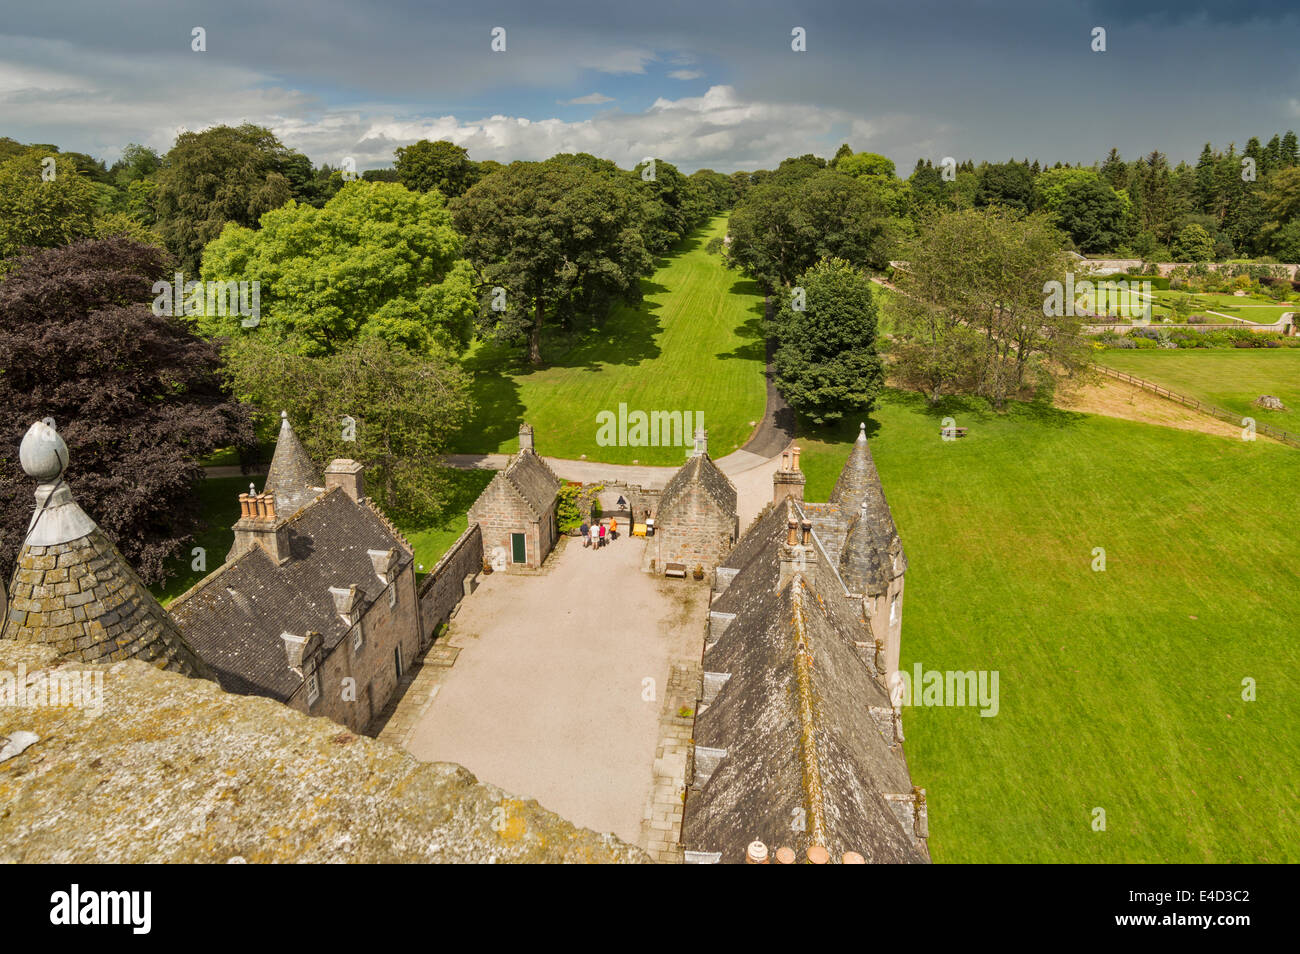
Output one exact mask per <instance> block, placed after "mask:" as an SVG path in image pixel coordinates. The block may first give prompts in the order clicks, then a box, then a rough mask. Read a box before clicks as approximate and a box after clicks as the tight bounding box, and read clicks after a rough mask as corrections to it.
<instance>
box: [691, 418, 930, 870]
mask: <svg viewBox="0 0 1300 954" xmlns="http://www.w3.org/2000/svg"><path fill="white" fill-rule="evenodd" d="M862 443H863V444H865V436H864V437H863V438H862ZM863 449H865V448H863ZM857 451H858V448H857V447H855V455H856V454H857ZM867 459H868V460H869V457H868V458H867ZM863 463H864V461H863V458H862V456H856V459H855V456H854V455H851V457H850V464H851V465H852V466H850V465H849V464H846V471H847V472H848V473H847V475H845V474H842V475H841V480H840V482H838V483H837V489H841V490H842V491H843V492H842V493H841V495H840V496H841V499H845V498H847V499H849V500H853V499H854V498H853V496H852V494H854V493H856V492H857V491H858V490H861V491H862V497H861V498H860V499H859V501H858V502H859V503H860V502H861V499H866V498H867V497H868V496H869V495H870V494H869V491H870V487H869V483H870V474H871V473H874V466H872V467H870V469H869V470H867V469H866V468H864V467H863V466H862V465H863ZM881 500H882V501H883V495H882V496H881ZM844 511H845V508H844V507H842V506H841V505H840V504H838V503H831V504H802V503H799V502H797V501H795V500H793V499H787V500H783V501H782V502H781V503H780V504H777V505H775V506H769V507H768V508H767V509H765V510H764V511H763V512H762V513H761V514H760V515H759V516H758V518H757V519H756V520H755V521H754V523H753V524H752V525H751V526H750V528H749V529H748V530H747V531H746V532H745V534H744V535H743V536H742V537H741V538H740V540H739V541H738V542H737V544H736V547H735V548H734V549H733V550H732V552H731V554H730V555H729V557H728V559H727V561H726V563H725V564H724V565H723V568H724V569H731V570H734V571H735V575H734V576H733V577H732V578H731V581H730V583H729V584H728V585H727V586H726V588H725V589H724V590H723V591H722V593H721V594H720V595H719V596H718V597H717V599H715V600H714V601H713V604H712V606H711V607H710V609H711V610H712V611H714V612H717V613H721V614H734V619H733V620H732V621H731V622H730V624H728V625H726V626H725V629H721V635H720V636H718V637H717V639H716V640H715V641H714V642H713V643H712V644H711V645H710V646H709V647H708V649H707V650H706V652H705V654H704V660H703V664H704V670H705V672H708V673H723V674H728V676H729V678H727V680H726V682H725V683H723V685H722V687H721V688H720V689H719V690H718V692H717V695H716V696H715V697H714V698H713V700H712V702H711V703H709V704H707V705H702V706H701V708H700V712H699V714H698V715H697V717H696V720H695V728H694V733H693V737H694V742H695V745H696V747H697V748H696V766H697V776H696V778H697V784H696V785H695V786H693V787H692V788H691V789H690V790H689V792H688V794H687V799H686V806H685V814H684V819H683V824H682V843H683V845H684V846H685V847H686V849H687V850H688V851H698V852H705V853H714V852H717V853H720V856H721V857H720V860H721V861H722V862H724V863H738V862H742V861H743V860H744V856H745V850H746V847H747V846H748V844H749V843H750V842H751V841H754V840H755V839H757V840H759V841H762V842H764V843H765V844H767V845H768V846H769V848H771V849H773V850H775V849H776V848H778V847H783V846H789V847H792V848H794V849H795V852H796V855H797V856H799V857H802V856H803V854H804V853H805V852H806V850H807V848H808V847H809V846H811V845H813V844H821V845H823V846H825V847H826V848H827V849H828V851H829V852H830V854H831V857H832V858H838V857H840V856H841V855H842V854H843V853H844V852H847V851H856V852H858V853H859V854H861V855H862V856H863V857H864V858H865V859H866V860H867V861H868V862H890V863H892V862H928V861H929V853H928V850H927V849H926V847H925V846H924V843H923V842H919V841H918V840H917V839H916V837H915V835H914V833H913V832H912V831H910V830H907V829H905V828H904V824H903V822H901V821H900V820H899V816H898V814H897V813H896V812H895V810H894V808H893V806H891V804H890V803H889V801H888V800H887V799H886V798H885V796H886V795H901V796H908V795H911V794H912V791H913V789H912V782H911V777H910V774H909V772H908V768H907V762H906V759H905V758H904V756H903V752H902V748H901V746H900V745H898V744H896V743H895V742H894V740H893V738H892V734H891V735H890V736H889V737H886V735H884V734H882V730H881V729H880V728H879V727H878V724H877V722H876V720H875V719H874V718H873V717H872V716H871V714H870V712H869V710H870V709H871V708H872V707H878V708H880V709H882V710H891V707H890V702H889V698H888V695H887V692H886V690H885V688H884V686H883V685H882V683H881V682H880V681H879V680H878V678H877V674H876V673H875V671H874V669H873V667H872V665H871V664H870V663H869V662H868V660H867V658H865V657H864V656H863V654H862V652H861V651H860V650H859V649H858V647H857V645H856V642H857V641H867V640H869V632H870V631H869V628H868V626H867V623H866V621H865V620H864V619H863V618H862V615H861V601H860V600H858V599H854V598H851V597H850V596H849V595H848V594H849V593H850V592H853V590H852V588H851V586H850V585H849V584H848V583H846V582H845V581H844V580H843V579H842V578H841V577H840V576H839V571H840V570H841V556H842V555H844V554H855V553H856V552H857V550H858V545H857V543H856V542H855V540H853V539H847V540H846V538H847V537H849V536H850V535H851V533H852V529H853V528H852V526H851V525H852V517H851V516H849V515H848V514H846V513H845V512H844ZM805 518H806V519H809V520H810V521H811V522H812V523H813V537H812V541H813V545H814V549H815V552H814V557H815V559H814V561H813V562H812V564H811V565H810V567H809V569H808V572H807V573H804V572H796V573H794V574H793V576H792V577H791V578H790V579H789V580H787V582H786V584H785V585H784V586H783V587H781V588H780V589H778V583H779V581H780V578H781V549H782V547H783V545H784V544H785V542H786V535H787V525H788V521H789V520H790V519H794V520H796V521H801V520H803V519H805ZM888 525H889V526H890V527H892V526H893V523H892V519H891V520H890V521H889V524H888ZM849 562H850V564H852V559H850V561H849ZM846 591H847V592H846ZM718 625H719V627H720V626H721V624H718ZM715 632H717V630H715ZM701 748H703V749H706V750H707V749H713V750H724V751H725V754H724V755H722V757H721V758H720V760H719V761H718V762H717V764H716V767H715V768H713V771H712V773H711V774H708V773H707V772H706V773H704V776H707V777H704V776H702V775H701V774H700V773H699V766H700V765H701V764H704V763H702V762H701V751H700V750H701ZM706 756H708V757H709V758H711V757H712V754H710V753H706ZM796 813H802V817H803V818H804V819H805V826H804V827H805V830H804V831H802V832H800V831H797V830H795V829H794V828H793V827H792V824H791V823H792V821H793V820H794V819H795V818H797V817H800V816H799V814H796Z"/></svg>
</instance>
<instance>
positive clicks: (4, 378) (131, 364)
mask: <svg viewBox="0 0 1300 954" xmlns="http://www.w3.org/2000/svg"><path fill="white" fill-rule="evenodd" d="M164 254H165V253H163V252H162V251H161V250H159V249H157V248H155V247H153V246H151V245H144V244H141V243H139V242H135V241H132V240H131V239H128V238H124V237H117V238H109V239H98V240H91V241H83V242H77V243H74V244H72V245H66V246H63V247H60V248H53V249H46V250H41V251H34V252H31V253H30V254H28V255H26V256H21V257H18V258H15V259H11V260H9V261H7V262H5V263H3V265H0V272H3V277H2V278H0V573H3V574H4V578H5V579H6V580H7V579H8V577H9V575H10V574H11V573H12V570H13V565H14V559H15V557H16V555H17V552H18V548H19V547H20V546H21V545H22V541H23V537H24V535H25V534H26V532H27V524H28V521H29V519H30V518H31V514H32V507H33V505H34V498H33V496H32V494H33V492H34V491H35V489H36V487H35V483H34V482H33V481H32V480H31V478H29V477H28V476H27V475H26V474H24V473H23V471H22V467H21V466H20V464H19V461H18V445H19V442H20V441H21V440H22V436H23V434H24V433H25V432H26V431H27V428H29V427H30V426H31V424H32V422H33V421H38V420H42V419H44V418H47V417H52V418H54V422H55V426H56V427H57V428H58V430H59V433H60V434H62V435H63V439H64V440H65V441H67V444H68V448H69V450H70V452H71V454H70V456H71V463H70V465H69V468H68V472H67V473H66V474H65V475H64V476H65V478H66V479H67V480H68V482H69V483H70V484H71V485H72V487H73V491H74V493H75V494H76V497H77V501H78V502H79V503H80V504H81V507H82V509H84V510H85V511H86V512H87V513H88V514H90V516H91V517H92V518H94V520H95V521H96V522H97V523H98V524H99V525H100V527H102V528H103V529H104V531H105V532H106V533H107V534H108V535H109V536H110V537H112V539H113V540H114V542H115V543H116V544H117V546H118V548H119V549H120V550H121V551H122V553H123V554H124V555H125V556H126V557H127V559H128V560H130V561H131V563H132V564H133V565H134V566H135V567H136V569H137V571H138V572H139V573H140V576H141V577H142V578H143V579H144V580H145V581H146V582H150V583H153V582H157V581H159V580H161V579H162V578H163V576H164V565H165V564H166V561H167V559H168V558H169V557H171V556H173V555H174V554H176V553H177V552H179V551H180V550H181V548H182V546H184V545H185V544H186V543H187V542H188V541H189V539H190V538H191V536H192V534H193V533H194V532H195V530H197V529H199V528H200V525H201V523H200V517H199V513H198V509H197V503H196V500H195V494H194V493H193V488H194V484H195V481H197V480H199V479H200V478H201V477H202V468H201V466H200V464H199V461H200V460H201V459H202V458H203V457H205V456H206V455H208V454H210V453H211V452H212V451H213V450H215V449H217V448H220V447H226V446H229V445H231V444H246V443H249V442H251V440H252V427H251V423H250V419H249V415H248V412H247V409H246V408H244V407H243V406H242V405H240V404H238V403H237V402H236V401H234V400H233V399H232V398H231V397H230V396H229V394H227V393H226V391H225V390H224V389H223V387H222V382H221V378H220V376H219V373H218V371H219V361H220V354H219V350H218V347H217V345H215V344H213V343H210V342H206V341H204V340H202V339H200V338H198V337H196V336H195V335H194V334H193V333H192V332H191V331H190V329H189V327H188V326H187V325H186V324H184V322H183V320H182V319H179V318H173V317H171V316H168V315H156V314H154V312H153V309H152V307H151V306H152V303H153V300H154V298H155V295H154V293H153V291H152V288H153V284H154V282H155V281H156V280H157V279H159V278H166V277H168V276H167V275H166V273H167V272H168V268H167V263H166V261H165V258H164Z"/></svg>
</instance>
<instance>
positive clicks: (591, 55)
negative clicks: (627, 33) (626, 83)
mask: <svg viewBox="0 0 1300 954" xmlns="http://www.w3.org/2000/svg"><path fill="white" fill-rule="evenodd" d="M654 60H655V55H654V53H652V52H651V51H650V50H610V51H609V52H608V53H595V52H588V53H586V54H585V55H583V56H581V57H580V58H579V59H578V60H577V63H578V65H579V66H581V67H584V68H586V69H591V70H599V71H600V72H602V73H644V72H645V67H646V64H647V63H653V62H654Z"/></svg>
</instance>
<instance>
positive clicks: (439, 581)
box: [420, 523, 483, 645]
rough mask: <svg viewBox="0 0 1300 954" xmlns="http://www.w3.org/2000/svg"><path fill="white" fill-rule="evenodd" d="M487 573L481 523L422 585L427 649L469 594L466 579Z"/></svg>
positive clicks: (471, 529)
mask: <svg viewBox="0 0 1300 954" xmlns="http://www.w3.org/2000/svg"><path fill="white" fill-rule="evenodd" d="M482 570H483V531H482V529H481V528H480V527H479V525H478V524H477V523H475V524H471V525H470V527H469V529H467V530H466V531H465V532H464V533H462V534H461V535H460V539H459V540H457V541H456V542H455V543H453V544H452V545H451V549H450V550H448V551H447V552H446V553H445V554H444V555H443V557H442V559H441V560H439V561H438V565H437V566H435V567H434V568H433V572H431V573H430V574H429V575H428V576H426V577H425V578H424V582H423V583H421V584H420V621H421V632H422V634H423V635H422V638H423V641H424V644H425V645H428V643H429V642H430V641H431V640H432V639H433V634H434V632H435V631H436V630H437V629H438V627H439V626H440V625H442V624H443V623H445V622H447V620H448V619H450V618H451V612H452V610H454V609H455V608H456V607H457V606H458V605H459V604H460V601H461V600H462V599H464V598H465V597H466V596H467V595H468V593H469V587H467V586H466V583H465V577H467V576H477V574H478V573H480V572H482Z"/></svg>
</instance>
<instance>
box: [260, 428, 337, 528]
mask: <svg viewBox="0 0 1300 954" xmlns="http://www.w3.org/2000/svg"><path fill="white" fill-rule="evenodd" d="M323 488H324V483H323V482H322V480H321V477H320V474H319V473H318V472H317V470H316V465H315V464H314V463H313V462H312V459H311V457H309V456H308V455H307V450H306V448H304V447H303V446H302V441H300V440H298V435H297V434H295V433H294V432H293V427H292V426H291V425H290V424H289V415H288V414H287V413H286V412H284V411H281V412H280V435H279V437H277V438H276V441H275V454H274V456H273V457H272V458H271V467H270V469H269V470H268V471H267V472H266V484H265V486H264V487H263V488H262V489H263V492H269V493H274V494H275V509H276V512H277V513H279V514H280V515H281V516H283V517H287V516H289V515H290V514H292V513H294V512H295V511H297V510H298V509H300V508H301V507H303V506H305V505H306V504H308V503H310V502H311V501H313V500H315V499H316V498H317V497H319V496H320V495H321V493H322V492H323Z"/></svg>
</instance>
